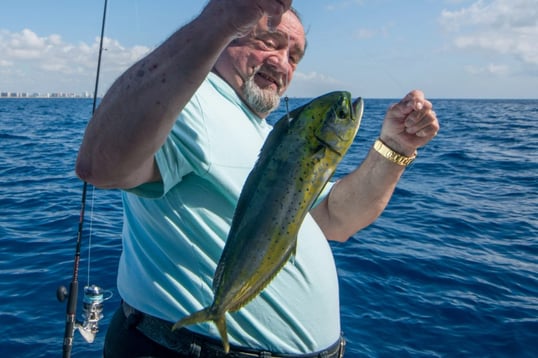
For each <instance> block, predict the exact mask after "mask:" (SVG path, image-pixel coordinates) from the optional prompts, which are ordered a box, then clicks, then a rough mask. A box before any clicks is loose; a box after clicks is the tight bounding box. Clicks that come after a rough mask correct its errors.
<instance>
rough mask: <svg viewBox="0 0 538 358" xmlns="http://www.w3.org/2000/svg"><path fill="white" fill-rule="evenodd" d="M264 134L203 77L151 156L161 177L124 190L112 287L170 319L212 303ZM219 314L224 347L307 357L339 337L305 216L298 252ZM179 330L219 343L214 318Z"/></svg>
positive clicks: (223, 89)
mask: <svg viewBox="0 0 538 358" xmlns="http://www.w3.org/2000/svg"><path fill="white" fill-rule="evenodd" d="M270 130H271V126H270V125H269V124H267V122H266V121H265V120H264V119H261V118H259V117H258V116H256V115H255V114H254V113H252V112H251V111H250V110H249V109H248V107H246V106H245V105H244V104H243V102H242V101H241V99H240V98H239V97H238V96H237V94H236V93H235V92H234V90H233V89H232V88H231V87H230V86H229V85H228V84H227V83H226V82H224V81H223V80H222V79H221V78H220V77H218V76H217V75H215V74H212V73H211V74H209V76H208V78H207V79H206V80H205V81H204V82H203V84H202V85H201V87H200V88H199V90H198V91H197V92H196V94H195V95H194V97H193V98H192V99H191V101H190V102H189V104H188V105H187V106H186V107H185V109H184V110H183V112H182V113H181V115H180V116H179V117H178V119H177V121H176V123H175V125H174V127H173V129H172V131H171V133H170V135H169V136H168V139H167V140H166V142H165V144H164V145H163V147H162V148H161V149H160V150H159V151H158V152H157V154H156V161H157V164H158V166H159V170H160V172H161V176H162V183H151V184H145V185H142V186H141V187H138V188H135V189H133V190H131V191H128V192H124V193H123V201H124V227H123V252H122V255H121V259H120V264H119V273H118V289H119V293H120V295H121V296H122V298H123V299H124V300H125V301H126V302H128V303H129V304H130V305H132V306H133V307H135V308H137V309H138V310H140V311H142V312H145V313H147V314H150V315H153V316H156V317H159V318H162V319H165V320H167V321H171V322H175V321H177V320H179V319H180V318H182V317H184V316H186V315H188V314H191V313H193V312H195V311H198V310H200V309H202V308H204V307H206V306H209V305H210V304H211V303H212V300H213V292H212V289H211V287H212V281H213V275H214V273H215V268H216V266H217V263H218V261H219V258H220V255H221V253H222V249H223V247H224V244H225V240H226V237H227V234H228V231H229V228H230V224H231V221H232V216H233V213H234V209H235V206H236V204H237V200H238V198H239V194H240V192H241V188H242V186H243V183H244V181H245V180H246V178H247V176H248V174H249V172H250V170H251V169H252V167H253V166H254V163H255V161H256V159H257V156H258V153H259V151H260V148H261V146H262V144H263V143H264V141H265V138H266V137H267V135H268V133H269V132H270ZM260 215H263V212H261V213H260ZM226 320H227V327H228V335H229V338H230V343H232V344H237V345H240V346H245V347H251V348H255V349H264V350H270V351H276V352H281V353H309V352H313V351H318V350H321V349H324V348H326V347H328V346H329V345H331V344H332V343H334V342H335V341H336V340H337V339H338V337H339V335H340V312H339V297H338V280H337V275H336V268H335V264H334V259H333V256H332V252H331V249H330V246H329V244H328V242H327V240H326V239H325V237H324V235H323V233H322V232H321V230H320V228H319V227H318V226H317V224H316V223H315V221H314V220H313V219H312V217H311V216H310V215H307V216H306V218H305V220H304V223H303V225H302V227H301V229H300V232H299V236H298V244H297V253H296V255H295V256H294V257H293V258H292V259H291V260H290V261H289V262H288V263H287V264H286V266H285V267H284V268H283V269H282V271H280V273H279V274H278V275H277V276H276V277H275V279H274V280H273V281H272V282H271V283H270V284H269V286H268V287H267V288H266V289H265V290H264V291H263V292H262V293H261V294H260V295H259V296H258V297H256V298H255V299H254V300H253V301H251V302H250V303H248V304H247V305H246V306H244V307H243V308H241V309H240V310H239V311H237V312H234V313H231V314H227V319H226ZM187 328H188V329H190V330H192V331H195V332H198V333H201V334H205V335H208V336H212V337H215V338H217V339H220V338H219V334H218V332H217V330H216V328H215V326H214V324H213V323H212V322H209V323H203V324H198V325H192V326H188V327H187Z"/></svg>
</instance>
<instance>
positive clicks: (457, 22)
mask: <svg viewBox="0 0 538 358" xmlns="http://www.w3.org/2000/svg"><path fill="white" fill-rule="evenodd" d="M537 19H538V1H537V0H493V1H484V0H479V1H476V2H474V3H473V4H471V5H470V6H468V7H465V8H461V9H459V10H456V11H448V10H444V11H443V12H442V14H441V17H440V23H441V25H442V26H443V28H444V29H445V30H446V31H447V32H448V33H449V34H451V35H453V36H454V38H453V45H454V46H455V47H456V48H459V49H463V50H473V51H482V52H485V53H488V54H498V55H503V56H509V57H510V58H515V59H517V60H518V61H519V62H520V64H522V65H523V66H524V67H530V69H531V70H533V71H534V72H535V71H536V67H537V66H538V46H537V45H536V43H537V39H538V20H537ZM494 72H495V71H494Z"/></svg>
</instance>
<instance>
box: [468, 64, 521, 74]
mask: <svg viewBox="0 0 538 358" xmlns="http://www.w3.org/2000/svg"><path fill="white" fill-rule="evenodd" d="M465 71H466V72H468V73H470V74H472V75H482V74H492V75H506V74H508V73H509V72H510V68H509V67H508V66H506V65H498V64H494V63H490V64H488V65H487V66H483V67H477V66H473V65H467V66H465Z"/></svg>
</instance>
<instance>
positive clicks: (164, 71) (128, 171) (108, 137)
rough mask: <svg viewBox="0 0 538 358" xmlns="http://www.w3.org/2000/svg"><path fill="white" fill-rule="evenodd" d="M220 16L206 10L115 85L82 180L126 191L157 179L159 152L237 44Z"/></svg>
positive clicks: (84, 150)
mask: <svg viewBox="0 0 538 358" xmlns="http://www.w3.org/2000/svg"><path fill="white" fill-rule="evenodd" d="M217 16H218V14H217V13H216V12H215V11H207V10H206V11H204V12H203V13H202V14H201V15H200V16H199V17H198V18H196V19H195V20H193V21H192V22H191V23H189V24H188V25H186V26H185V27H183V28H182V29H180V30H179V31H177V32H176V33H175V34H173V35H172V36H171V37H170V38H168V39H167V40H166V41H165V42H164V43H163V44H161V45H160V46H159V47H158V48H156V49H155V50H154V51H153V52H151V53H150V54H149V55H147V56H146V57H145V58H143V59H142V60H140V61H139V62H137V63H136V64H134V65H133V66H132V67H131V68H129V69H128V70H127V71H126V72H125V73H124V74H122V75H121V76H120V77H119V78H118V79H117V80H116V81H115V82H114V84H113V85H112V86H111V88H110V89H109V91H108V92H107V94H106V95H105V97H104V98H103V100H102V102H101V104H100V105H99V107H98V110H97V111H96V113H95V115H94V117H93V118H92V120H91V121H90V123H89V124H88V128H87V130H86V133H85V135H84V139H83V143H82V146H81V149H80V152H79V157H78V159H77V174H78V175H79V176H80V177H81V178H82V179H84V180H87V181H89V182H91V183H92V184H94V185H96V186H101V187H119V188H126V187H133V186H136V185H139V184H141V183H143V182H146V181H149V180H151V179H152V178H154V177H155V171H154V168H153V156H154V154H155V152H156V151H157V150H158V148H159V147H160V146H161V145H162V144H163V143H164V140H165V138H166V136H167V134H168V133H169V131H170V129H171V127H172V125H173V123H174V120H175V118H176V117H177V115H178V114H179V112H180V111H181V110H182V109H183V107H184V106H185V105H186V103H187V102H188V101H189V99H190V98H191V97H192V95H193V94H194V92H195V91H196V89H197V88H198V87H199V85H200V84H201V82H202V81H203V79H204V78H205V77H206V76H207V74H208V73H209V71H211V68H212V67H213V65H214V63H215V61H216V59H217V58H218V56H219V55H220V53H221V52H222V50H223V49H224V48H225V46H226V45H227V44H228V43H229V42H230V41H231V40H232V39H233V35H234V34H233V33H232V31H231V29H226V28H225V26H220V27H219V26H218V24H221V22H219V21H218V19H217Z"/></svg>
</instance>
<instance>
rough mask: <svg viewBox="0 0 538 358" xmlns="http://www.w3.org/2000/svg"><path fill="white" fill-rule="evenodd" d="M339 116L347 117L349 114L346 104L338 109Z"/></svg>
mask: <svg viewBox="0 0 538 358" xmlns="http://www.w3.org/2000/svg"><path fill="white" fill-rule="evenodd" d="M337 115H338V118H346V117H347V116H348V115H349V110H348V108H347V107H346V106H342V107H340V108H339V110H338V113H337Z"/></svg>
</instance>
